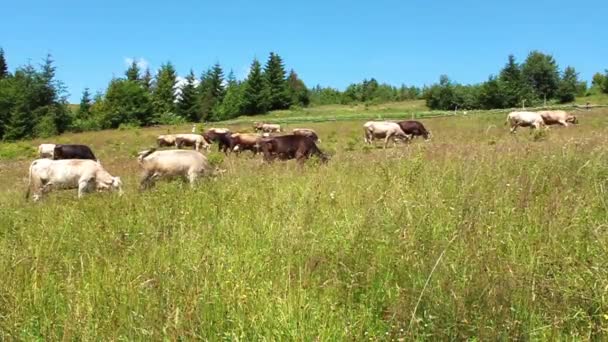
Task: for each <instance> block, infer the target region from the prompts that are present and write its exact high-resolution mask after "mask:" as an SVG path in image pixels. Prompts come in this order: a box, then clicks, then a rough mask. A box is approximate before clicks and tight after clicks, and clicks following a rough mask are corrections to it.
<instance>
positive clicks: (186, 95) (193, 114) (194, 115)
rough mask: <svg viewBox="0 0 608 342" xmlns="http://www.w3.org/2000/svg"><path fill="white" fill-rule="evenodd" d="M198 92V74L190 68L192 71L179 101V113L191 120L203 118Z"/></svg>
mask: <svg viewBox="0 0 608 342" xmlns="http://www.w3.org/2000/svg"><path fill="white" fill-rule="evenodd" d="M196 92H197V89H196V76H194V72H193V71H192V70H190V73H189V74H188V76H187V77H186V82H185V84H184V85H183V86H182V88H181V94H180V96H179V101H178V102H177V114H178V115H179V116H181V117H183V118H184V119H186V120H188V121H189V122H198V121H200V119H201V118H200V112H199V110H198V99H197V94H196Z"/></svg>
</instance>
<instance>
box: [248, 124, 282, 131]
mask: <svg viewBox="0 0 608 342" xmlns="http://www.w3.org/2000/svg"><path fill="white" fill-rule="evenodd" d="M253 128H254V129H255V130H256V131H262V132H266V133H275V132H277V133H278V132H281V125H279V124H268V123H263V122H254V123H253Z"/></svg>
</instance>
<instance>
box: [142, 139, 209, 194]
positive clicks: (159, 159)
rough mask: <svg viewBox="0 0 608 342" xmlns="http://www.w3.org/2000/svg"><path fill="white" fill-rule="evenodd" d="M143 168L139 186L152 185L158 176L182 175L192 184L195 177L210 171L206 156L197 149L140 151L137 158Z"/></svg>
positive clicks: (144, 187)
mask: <svg viewBox="0 0 608 342" xmlns="http://www.w3.org/2000/svg"><path fill="white" fill-rule="evenodd" d="M137 161H138V163H139V166H140V167H141V169H142V170H143V174H142V178H141V182H140V188H141V189H146V188H148V187H150V186H153V185H154V183H155V182H156V180H157V179H159V178H173V177H184V178H186V179H188V181H189V182H190V186H194V183H195V182H196V179H197V178H198V177H200V176H201V175H203V174H205V173H211V166H210V164H209V162H208V161H207V158H206V157H205V156H204V155H203V154H201V153H200V152H197V151H191V150H190V151H189V150H162V151H156V150H155V149H151V150H148V151H142V152H140V153H139V156H138V158H137Z"/></svg>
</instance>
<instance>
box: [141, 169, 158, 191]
mask: <svg viewBox="0 0 608 342" xmlns="http://www.w3.org/2000/svg"><path fill="white" fill-rule="evenodd" d="M154 175H155V174H154V173H150V172H146V173H144V174H143V176H142V177H141V181H140V182H139V190H145V189H148V188H150V187H152V186H154Z"/></svg>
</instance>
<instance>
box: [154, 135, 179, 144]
mask: <svg viewBox="0 0 608 342" xmlns="http://www.w3.org/2000/svg"><path fill="white" fill-rule="evenodd" d="M156 143H157V144H158V147H163V146H175V135H173V134H164V135H159V136H158V137H157V138H156Z"/></svg>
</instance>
